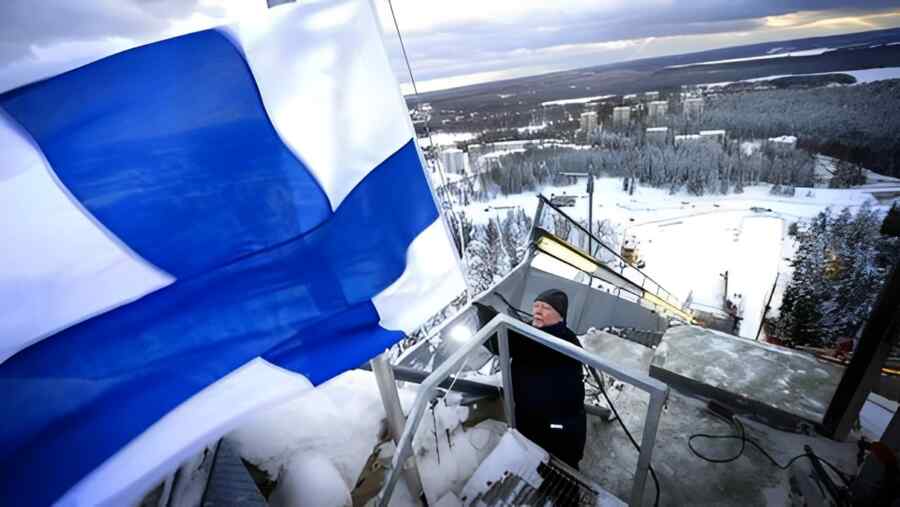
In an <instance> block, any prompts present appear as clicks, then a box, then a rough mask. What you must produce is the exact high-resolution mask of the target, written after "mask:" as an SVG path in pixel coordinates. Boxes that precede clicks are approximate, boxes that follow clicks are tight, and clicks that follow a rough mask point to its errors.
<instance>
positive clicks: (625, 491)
mask: <svg viewBox="0 0 900 507" xmlns="http://www.w3.org/2000/svg"><path fill="white" fill-rule="evenodd" d="M675 329H676V328H673V329H672V331H674V330H675ZM685 331H690V332H688V333H685ZM701 331H702V330H701ZM682 333H684V334H685V335H687V338H684V339H679V338H675V339H671V336H670V337H669V338H670V342H669V345H668V346H665V347H663V345H661V346H660V347H659V348H658V350H657V351H656V352H655V353H654V351H653V350H652V349H649V348H646V347H643V346H641V345H638V344H635V343H633V342H629V341H627V340H625V339H622V338H619V337H617V336H614V335H611V334H608V333H602V332H594V333H590V334H588V335H584V336H582V337H581V342H582V345H583V346H584V347H585V348H586V349H588V350H591V351H592V352H595V353H597V354H599V355H601V356H602V357H604V358H605V359H607V360H609V361H612V362H616V363H618V364H622V365H625V366H627V367H631V368H635V369H637V370H640V371H643V372H645V373H646V372H647V371H648V370H650V369H651V368H653V367H654V366H651V362H654V363H655V362H656V361H657V360H659V358H660V356H663V357H665V358H666V359H669V358H673V357H674V361H673V363H671V364H672V365H679V366H684V369H682V370H679V371H683V372H685V373H687V374H696V375H697V376H698V378H703V372H704V370H703V365H702V364H696V363H697V362H698V361H699V362H702V361H705V360H710V361H713V362H711V363H710V366H714V367H715V368H711V369H710V373H715V374H714V375H711V376H710V378H711V379H714V382H715V383H716V385H717V386H721V387H727V388H732V389H745V390H746V391H745V392H752V390H753V389H754V386H756V385H757V384H764V385H765V384H767V383H766V382H765V381H764V380H763V379H761V378H757V377H766V376H770V377H771V378H773V379H775V380H774V382H775V383H776V384H778V383H779V382H778V379H784V380H785V381H794V380H795V377H794V375H797V376H801V377H802V376H803V374H801V373H799V371H800V370H801V369H804V370H805V371H809V370H810V369H814V368H815V366H813V365H812V363H809V362H808V361H809V358H806V357H791V354H787V355H786V356H785V355H783V354H781V353H780V351H776V352H772V351H769V350H766V349H767V348H768V346H766V345H762V346H758V345H756V344H753V343H750V344H747V343H743V342H746V341H747V340H742V339H740V338H736V337H734V336H729V335H721V336H718V337H712V338H709V337H706V338H707V339H706V340H701V339H700V338H702V337H704V335H703V334H702V333H697V332H696V331H692V330H691V328H687V329H682V330H681V331H679V332H677V333H674V334H675V336H676V337H677V336H681V335H682ZM717 334H720V333H717ZM722 337H724V338H727V339H728V340H741V341H738V342H737V343H736V344H730V343H722V342H720V341H719V339H721V338H722ZM691 338H696V339H697V341H693V340H692V339H691ZM665 341H666V340H665V338H664V339H663V343H665ZM673 345H674V347H673ZM729 345H734V347H730V346H729ZM682 346H690V347H693V349H694V350H693V353H688V352H689V351H685V350H682ZM748 347H749V348H748ZM756 347H761V348H762V350H761V351H760V350H758V349H757V348H756ZM659 349H662V350H659ZM713 350H718V352H713ZM788 352H790V351H788ZM731 354H737V355H738V357H731ZM740 354H745V355H747V356H748V357H749V358H750V359H749V360H748V361H747V362H745V363H744V364H739V363H740V362H741V361H739V357H740ZM785 357H787V358H788V359H785ZM688 366H692V368H688ZM801 366H805V367H806V368H800V367H801ZM754 368H760V371H759V372H758V373H755V371H756V370H754ZM717 369H721V371H722V372H723V375H722V376H719V375H718V371H716V370H717ZM825 369H826V373H835V372H833V371H832V372H829V371H828V370H827V368H825ZM784 370H793V372H792V373H791V372H785V371H784ZM729 373H731V374H733V376H729ZM818 375H822V374H821V373H819V374H818ZM606 378H607V382H611V380H610V378H609V377H606ZM813 378H819V377H816V376H814V377H813ZM809 382H810V381H809V380H808V379H805V380H801V381H800V382H799V386H795V387H794V389H795V390H796V391H797V392H795V393H794V397H795V399H802V398H805V397H809V396H820V397H826V389H824V388H821V386H812V387H813V389H812V392H811V393H810V392H804V391H802V390H801V389H805V388H807V387H809V385H810V384H809ZM607 390H608V393H609V396H610V398H611V399H612V402H613V404H614V405H615V407H616V409H617V410H618V411H619V414H620V416H621V417H622V420H623V422H624V423H625V425H626V426H627V427H628V429H629V431H630V432H631V434H632V435H633V436H634V437H635V438H636V439H638V441H640V438H641V437H640V436H641V432H642V431H643V426H644V416H645V414H646V411H647V403H648V396H647V394H646V393H644V392H643V391H640V390H639V389H637V388H635V387H632V386H630V385H627V384H624V383H621V382H617V381H616V382H611V385H609V384H608V389H607ZM763 392H765V393H769V395H774V394H775V393H772V392H771V391H768V390H766V389H764V390H763ZM781 394H782V395H783V393H781ZM828 397H830V395H828ZM820 399H821V398H820ZM826 401H827V400H826ZM707 402H708V400H707V399H704V398H703V397H699V396H695V395H690V394H683V393H680V392H678V391H672V393H671V394H670V397H669V401H668V403H667V405H666V408H665V410H664V411H663V414H662V418H661V420H660V425H659V431H658V433H657V440H656V446H655V447H654V450H653V459H652V463H653V467H654V468H655V470H656V473H657V475H658V478H659V481H660V487H661V495H660V503H659V504H660V505H662V506H669V505H671V506H681V505H710V506H712V505H717V506H718V505H736V506H737V505H740V506H765V505H790V504H791V500H790V498H789V495H790V491H791V488H790V483H789V481H790V472H791V470H792V469H793V468H794V467H791V469H789V470H786V471H785V470H780V469H778V468H776V467H775V466H773V465H772V464H771V463H770V462H769V461H768V460H767V459H766V458H764V457H763V456H762V455H761V454H760V453H759V452H757V451H756V450H755V449H751V448H749V446H748V448H747V449H746V450H745V451H744V454H743V455H742V456H741V457H740V458H738V459H737V460H735V461H733V462H731V463H725V464H714V463H709V462H707V461H703V460H702V459H700V458H698V457H696V456H694V455H693V454H692V453H691V451H690V449H689V448H688V438H689V437H690V435H692V434H695V433H708V434H713V435H734V434H737V431H736V429H735V427H734V426H733V425H731V424H728V423H727V422H725V421H724V420H723V419H722V418H720V417H719V416H717V415H714V414H713V413H712V412H710V411H709V409H708V408H707ZM777 402H778V403H782V404H784V403H788V401H787V398H784V397H783V396H782V397H779V399H778V400H777ZM782 406H783V405H782ZM810 406H811V407H812V406H813V405H810ZM739 419H740V420H741V422H742V423H743V425H744V427H745V430H746V432H747V436H748V437H750V438H752V439H753V440H755V441H756V442H757V443H759V445H761V446H762V447H763V448H764V449H766V450H767V451H768V452H769V453H770V454H772V456H773V457H774V458H775V459H776V460H778V462H779V463H781V464H785V463H787V462H788V460H789V459H790V458H792V457H794V456H796V455H798V454H802V453H803V446H804V445H806V444H808V445H810V446H811V447H812V448H813V450H814V451H815V452H816V454H818V455H820V456H822V457H824V458H825V459H828V460H829V461H831V462H832V463H834V464H835V465H836V466H838V467H840V468H841V469H842V470H844V471H846V472H850V473H854V472H855V471H856V444H855V442H852V441H851V442H835V441H832V440H829V439H826V438H823V437H820V436H815V435H801V434H797V433H791V432H786V431H780V430H778V429H775V428H773V427H771V426H767V425H765V424H762V423H758V422H755V421H754V420H751V419H749V418H746V417H740V418H739ZM694 444H695V447H696V448H697V449H698V450H700V451H701V452H703V453H704V454H706V455H708V456H710V457H715V458H725V457H730V456H732V455H734V454H735V453H736V452H737V451H738V450H739V448H740V442H739V441H738V440H706V439H697V440H695V441H694ZM637 456H638V453H637V451H636V450H635V448H634V446H633V445H632V444H631V442H630V441H629V440H628V438H627V437H626V436H625V433H624V432H623V431H622V428H621V427H620V426H619V424H618V423H617V422H616V421H615V420H606V419H603V418H599V417H594V416H589V417H588V434H587V445H586V447H585V456H584V459H583V460H582V461H581V463H580V467H579V468H580V470H581V472H582V473H583V474H585V475H586V476H587V477H589V478H590V479H591V480H593V481H596V482H597V483H598V484H599V485H600V486H602V487H603V488H605V489H606V490H607V491H609V492H610V493H612V494H614V495H616V496H618V497H619V498H625V499H627V498H628V497H629V495H630V493H631V485H632V479H633V474H634V468H635V465H636V463H637ZM805 461H806V460H803V459H801V460H799V461H798V463H797V464H796V465H795V467H796V466H802V463H800V462H805ZM655 494H656V490H655V488H654V485H653V481H652V480H651V479H648V480H647V486H646V490H645V493H644V505H646V506H650V505H653V499H654V496H655Z"/></svg>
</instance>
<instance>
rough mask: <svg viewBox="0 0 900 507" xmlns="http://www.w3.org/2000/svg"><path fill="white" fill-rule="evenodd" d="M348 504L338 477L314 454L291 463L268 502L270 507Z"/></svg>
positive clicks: (329, 464)
mask: <svg viewBox="0 0 900 507" xmlns="http://www.w3.org/2000/svg"><path fill="white" fill-rule="evenodd" d="M351 503H352V500H351V498H350V489H349V488H348V487H347V483H346V482H344V478H343V477H341V473H340V472H338V470H337V468H335V466H334V463H332V462H331V460H329V459H328V458H327V457H325V456H322V455H321V454H317V453H308V454H302V455H300V456H299V457H298V458H297V459H295V460H293V461H292V462H291V463H290V465H288V467H287V469H285V470H284V472H283V473H282V474H281V477H280V478H279V481H278V487H276V488H275V491H273V492H272V496H271V497H270V498H269V505H271V506H272V507H343V506H344V505H351Z"/></svg>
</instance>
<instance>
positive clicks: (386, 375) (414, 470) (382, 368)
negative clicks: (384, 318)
mask: <svg viewBox="0 0 900 507" xmlns="http://www.w3.org/2000/svg"><path fill="white" fill-rule="evenodd" d="M369 363H370V364H371V365H372V373H374V374H375V382H376V383H377V384H378V392H379V393H380V394H381V403H382V405H384V412H385V415H386V416H387V423H388V429H389V430H390V432H391V438H392V439H393V440H394V444H395V446H396V444H398V443H399V442H400V436H401V435H402V434H403V428H404V426H406V417H405V416H404V415H403V407H402V406H401V405H400V395H399V394H398V393H397V381H396V380H395V379H394V370H393V369H391V365H390V363H389V362H388V359H387V357H386V354H385V353H383V352H382V353H381V354H379V355H377V356H375V358H374V359H372V360H371V361H369ZM395 452H397V451H395ZM410 459H412V464H411V466H408V467H407V466H406V463H405V462H403V463H401V465H400V466H401V467H402V468H403V478H404V479H406V485H407V487H408V488H409V490H410V491H409V492H410V494H411V495H412V497H413V499H417V498H418V497H419V494H420V493H422V492H424V490H423V489H422V479H421V478H420V477H419V468H418V464H417V463H416V461H415V460H416V457H415V455H413V456H412V457H411V458H410Z"/></svg>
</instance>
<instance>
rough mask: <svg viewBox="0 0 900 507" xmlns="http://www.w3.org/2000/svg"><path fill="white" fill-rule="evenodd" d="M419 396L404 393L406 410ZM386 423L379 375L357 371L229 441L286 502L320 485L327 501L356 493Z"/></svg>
mask: <svg viewBox="0 0 900 507" xmlns="http://www.w3.org/2000/svg"><path fill="white" fill-rule="evenodd" d="M414 396H415V393H414V392H413V391H410V390H407V389H404V390H401V391H400V397H401V402H403V404H404V405H407V406H408V405H411V403H412V401H413V399H414ZM384 418H385V413H384V408H383V406H382V404H381V398H380V396H379V394H378V388H377V385H376V384H375V378H374V376H373V375H372V374H371V373H369V372H365V371H360V370H352V371H348V372H346V373H344V374H342V375H340V376H338V377H335V378H333V379H331V380H330V381H328V382H326V383H324V384H322V385H321V386H319V387H317V388H316V389H313V390H310V391H307V392H306V393H304V394H303V395H301V396H300V397H298V398H297V399H295V400H293V401H290V402H288V403H285V404H283V405H281V406H278V407H275V408H273V409H271V410H268V411H265V412H263V413H261V414H259V415H258V416H256V417H255V418H254V419H253V420H251V421H249V422H248V423H247V424H245V425H244V426H242V427H241V428H239V429H237V430H235V431H234V432H232V433H231V434H230V435H229V438H230V439H232V440H233V441H234V442H235V445H236V446H237V450H238V452H239V453H240V455H241V457H243V458H244V459H246V460H247V461H249V462H250V463H253V464H254V465H256V466H258V467H259V468H260V469H262V470H264V471H265V472H267V473H268V474H269V476H270V477H271V478H273V479H278V482H279V489H281V490H282V494H281V496H282V497H284V498H296V497H293V496H291V494H292V493H295V492H301V491H305V490H306V489H307V488H308V487H309V485H310V484H318V485H320V486H321V490H320V491H319V490H317V491H319V493H321V494H322V498H323V499H326V498H338V497H341V495H342V491H344V490H346V491H347V492H349V491H350V490H352V489H353V486H354V485H355V484H356V480H357V478H358V477H359V474H360V472H361V471H362V469H363V466H364V465H365V463H366V460H367V459H368V457H369V455H370V454H371V453H372V449H373V448H374V447H375V445H376V444H377V443H378V442H379V441H380V440H381V439H382V438H383V437H384V435H385V429H384V423H383V420H384ZM329 464H330V467H331V469H333V471H332V470H331V469H329V467H328V466H327V465H329ZM316 470H318V471H319V472H316ZM326 470H327V471H326ZM337 478H340V480H341V481H342V482H343V488H341V487H340V485H339V484H338V482H337ZM304 494H305V493H304ZM301 496H302V495H301ZM322 505H328V504H327V503H323V504H322Z"/></svg>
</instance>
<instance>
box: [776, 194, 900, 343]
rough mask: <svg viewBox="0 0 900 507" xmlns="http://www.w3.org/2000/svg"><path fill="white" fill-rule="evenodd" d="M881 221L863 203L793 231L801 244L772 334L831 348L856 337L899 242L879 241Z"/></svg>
mask: <svg viewBox="0 0 900 507" xmlns="http://www.w3.org/2000/svg"><path fill="white" fill-rule="evenodd" d="M882 219H883V216H882V215H881V214H880V213H879V212H878V211H877V210H874V209H872V208H871V207H870V206H869V205H868V204H867V203H866V204H863V205H862V206H861V207H860V209H859V210H858V211H857V212H856V213H855V214H854V213H852V212H851V211H850V210H849V209H847V208H844V210H842V211H841V212H840V213H837V214H835V213H833V212H832V211H831V210H830V209H829V210H826V211H824V212H822V213H820V214H819V215H818V216H816V217H815V219H813V220H812V222H811V223H809V224H806V225H804V226H800V227H796V228H792V231H793V232H794V233H795V235H796V239H797V240H798V243H799V248H798V250H797V254H796V256H795V258H794V260H793V261H792V265H793V268H794V274H793V277H792V279H791V281H790V284H789V285H788V287H787V289H786V290H785V293H784V298H783V300H782V304H781V311H780V315H779V317H778V319H777V320H775V322H774V323H773V324H774V328H775V332H776V334H777V335H778V336H779V337H781V338H782V339H785V340H786V341H787V342H788V343H790V344H792V345H813V346H829V345H835V344H837V343H838V342H840V341H843V340H846V339H852V338H854V337H855V336H856V335H857V333H858V332H859V331H860V327H861V325H862V324H863V323H864V322H865V320H866V319H867V318H868V315H869V312H870V310H871V308H872V305H873V304H874V302H875V298H876V297H877V295H878V292H879V290H880V287H881V285H882V284H883V283H884V280H885V278H886V274H887V271H888V270H890V268H891V266H893V265H894V263H896V262H897V260H898V258H900V241H898V239H897V238H889V237H887V236H882V235H881V233H880V227H881V222H882Z"/></svg>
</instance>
